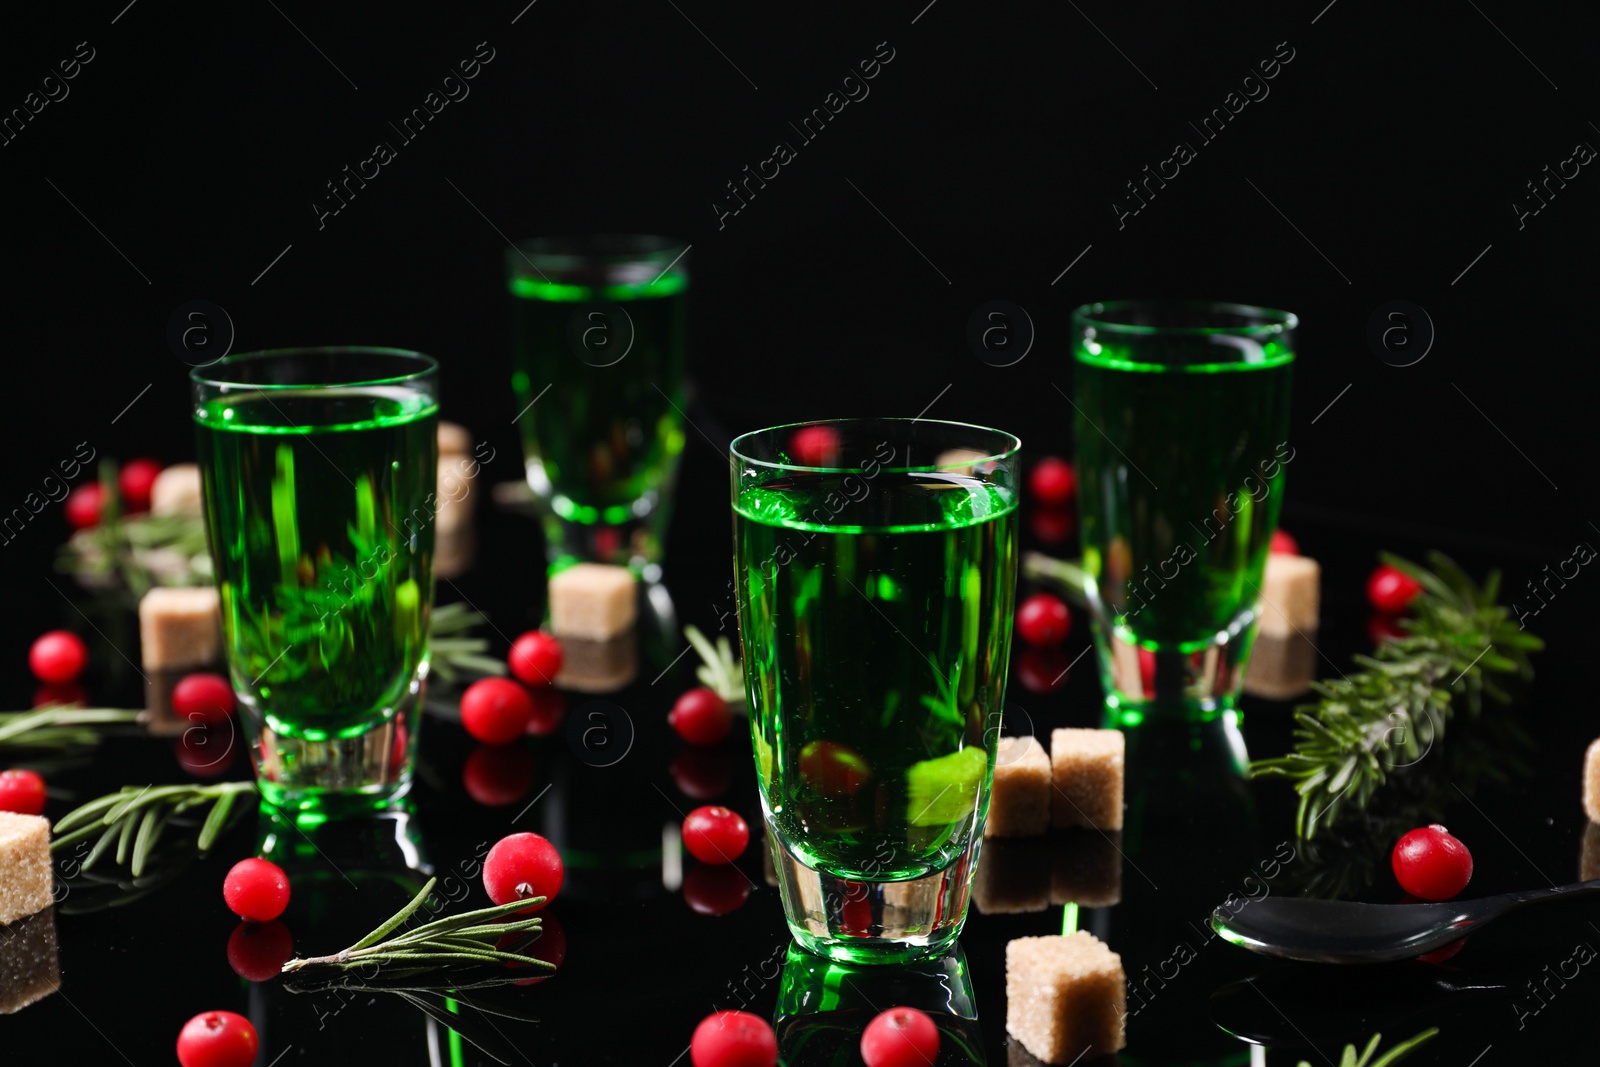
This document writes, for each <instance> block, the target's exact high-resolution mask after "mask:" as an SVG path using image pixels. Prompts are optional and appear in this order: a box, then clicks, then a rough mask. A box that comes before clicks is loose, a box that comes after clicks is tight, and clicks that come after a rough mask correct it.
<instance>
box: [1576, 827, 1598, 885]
mask: <svg viewBox="0 0 1600 1067" xmlns="http://www.w3.org/2000/svg"><path fill="white" fill-rule="evenodd" d="M1596 878H1600V822H1592V823H1590V824H1589V825H1588V826H1586V827H1585V828H1584V831H1583V848H1582V850H1581V851H1580V852H1579V853H1578V881H1580V882H1592V881H1594V880H1595V879H1596Z"/></svg>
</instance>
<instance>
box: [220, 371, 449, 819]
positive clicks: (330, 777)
mask: <svg viewBox="0 0 1600 1067" xmlns="http://www.w3.org/2000/svg"><path fill="white" fill-rule="evenodd" d="M190 379H191V382H192V387H193V397H194V421H195V430H196V440H197V443H198V453H199V462H200V472H201V478H202V484H203V492H204V501H205V525H206V535H207V539H208V541H209V544H210V548H211V559H212V564H213V567H214V569H215V573H216V582H217V590H218V592H219V594H220V599H221V604H222V629H223V637H224V644H225V646H226V651H227V659H228V670H229V674H230V675H231V677H232V681H233V688H234V692H235V693H236V694H237V695H238V698H239V704H240V708H241V717H242V720H243V721H244V723H245V724H246V729H247V734H248V740H249V743H250V755H251V760H252V763H253V764H254V767H255V771H256V777H257V780H258V781H259V783H260V787H261V792H262V795H263V796H264V797H265V798H266V799H267V800H268V801H269V802H271V803H272V804H273V805H275V806H277V807H280V808H284V809H286V810H288V811H291V812H295V813H301V812H322V811H331V810H336V809H338V810H342V809H347V808H348V809H353V810H371V809H374V808H380V807H383V806H384V805H386V804H387V803H388V802H389V801H390V800H391V799H393V798H394V797H396V796H399V795H401V794H403V793H404V792H405V791H406V789H407V788H408V786H409V784H410V781H411V766H412V754H413V751H414V747H415V744H416V733H417V723H418V713H419V711H420V708H421V704H422V690H423V684H424V682H425V681H426V678H427V673H428V624H429V618H430V615H431V611H432V605H433V543H434V524H433V516H434V503H435V501H436V499H437V498H436V496H435V493H436V486H437V480H438V468H439V446H438V410H439V407H438V365H437V364H436V363H435V362H434V361H433V360H432V359H431V358H429V357H428V356H424V355H420V354H418V353H415V352H405V351H400V350H397V349H388V348H304V349H281V350H277V351H269V352H255V353H251V354H248V355H238V356H230V357H228V358H227V359H224V360H222V361H220V362H218V363H214V364H210V365H208V366H206V367H202V368H198V369H196V370H194V371H193V372H192V373H191V374H190Z"/></svg>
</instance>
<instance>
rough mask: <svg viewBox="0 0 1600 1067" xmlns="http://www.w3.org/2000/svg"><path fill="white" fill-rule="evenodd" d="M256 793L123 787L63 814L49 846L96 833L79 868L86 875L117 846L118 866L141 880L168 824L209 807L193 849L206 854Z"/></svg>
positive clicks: (228, 785) (231, 787)
mask: <svg viewBox="0 0 1600 1067" xmlns="http://www.w3.org/2000/svg"><path fill="white" fill-rule="evenodd" d="M255 791H256V785H255V783H254V782H223V783H221V784H219V785H162V786H149V785H146V786H131V785H130V786H124V787H123V788H122V789H120V790H118V791H117V792H115V793H109V794H107V795H106V796H103V797H100V798H98V799H96V800H91V801H89V803H87V804H84V805H83V806H82V807H79V808H75V809H73V810H72V811H70V812H68V813H67V814H66V815H64V816H62V817H61V819H60V821H58V822H57V823H56V825H55V840H54V841H52V842H51V844H50V848H51V850H52V851H58V850H60V849H64V848H66V847H68V846H69V845H75V844H77V843H78V842H80V841H87V840H88V839H89V838H92V837H95V836H96V835H98V838H99V839H98V840H97V841H96V842H95V844H94V847H93V848H91V849H90V850H89V854H88V856H86V857H85V858H84V859H83V861H82V862H81V863H80V864H79V865H78V866H79V868H80V869H81V870H85V871H87V870H88V869H89V868H91V867H93V866H94V865H95V864H96V863H98V862H99V861H100V859H101V858H102V857H103V856H105V855H107V854H108V853H110V852H111V849H112V846H113V845H114V846H115V847H116V853H115V858H116V862H117V864H118V865H119V866H120V865H122V864H127V865H128V869H129V871H130V872H132V874H133V876H134V877H135V878H138V877H140V876H141V875H142V874H144V869H145V865H146V863H148V862H149V859H150V857H151V855H152V854H153V853H154V852H155V850H156V845H157V844H158V843H159V842H160V841H161V837H162V834H163V833H164V832H165V830H166V828H167V824H168V823H169V822H170V821H172V820H173V819H175V818H177V817H179V816H182V815H184V814H186V813H188V812H191V811H196V812H197V809H199V808H202V807H207V806H208V805H209V810H208V811H207V812H206V817H205V820H204V821H203V822H201V823H200V827H199V831H198V833H197V835H196V837H195V842H194V844H195V848H196V849H197V850H198V851H200V852H204V851H206V850H207V849H209V848H210V847H211V846H212V844H214V843H215V842H216V840H217V838H218V837H219V836H220V835H221V834H222V831H223V830H224V829H226V828H227V826H228V821H229V817H230V816H231V815H232V814H233V813H234V811H235V810H239V809H237V803H236V802H237V801H238V799H239V797H240V796H241V795H243V794H246V793H249V794H254V793H255ZM183 821H184V820H180V822H183ZM191 825H192V822H191Z"/></svg>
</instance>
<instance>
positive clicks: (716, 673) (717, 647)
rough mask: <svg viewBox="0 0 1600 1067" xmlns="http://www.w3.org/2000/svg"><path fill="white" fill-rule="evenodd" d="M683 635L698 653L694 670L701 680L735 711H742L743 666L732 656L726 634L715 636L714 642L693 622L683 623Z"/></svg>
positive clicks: (731, 646) (702, 683) (731, 647)
mask: <svg viewBox="0 0 1600 1067" xmlns="http://www.w3.org/2000/svg"><path fill="white" fill-rule="evenodd" d="M683 636H684V637H687V638H688V639H689V643H690V644H691V645H693V646H694V650H695V652H697V653H698V654H699V656H700V665H699V666H698V667H696V668H695V670H694V676H695V677H696V678H698V679H700V684H701V685H703V686H705V687H706V688H707V689H710V690H711V691H712V692H714V693H716V694H717V695H718V696H719V697H721V698H722V699H723V700H726V701H727V702H728V706H729V707H730V708H732V709H733V710H734V711H743V710H744V668H743V667H741V666H740V664H739V660H738V659H736V658H735V657H734V654H733V645H732V644H731V643H730V642H729V641H728V638H727V636H726V635H723V636H722V637H719V638H717V643H716V644H714V645H713V644H712V643H711V639H710V638H709V637H707V636H706V635H705V634H703V633H701V632H700V631H699V630H698V629H696V628H695V627H693V626H685V627H684V628H683Z"/></svg>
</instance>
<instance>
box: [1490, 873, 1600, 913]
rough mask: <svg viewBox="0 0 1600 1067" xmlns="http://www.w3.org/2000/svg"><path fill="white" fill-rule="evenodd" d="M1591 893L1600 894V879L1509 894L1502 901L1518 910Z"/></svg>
mask: <svg viewBox="0 0 1600 1067" xmlns="http://www.w3.org/2000/svg"><path fill="white" fill-rule="evenodd" d="M1590 893H1600V878H1596V879H1593V880H1591V881H1588V882H1573V883H1572V884H1571V885H1560V886H1551V887H1550V888H1549V889H1524V890H1521V891H1520V892H1516V893H1507V894H1505V895H1504V897H1502V899H1503V900H1504V901H1505V902H1506V907H1508V908H1517V907H1521V906H1522V905H1524V904H1533V903H1536V902H1540V901H1545V900H1550V899H1552V898H1555V897H1582V896H1588V895H1589V894H1590Z"/></svg>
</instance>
